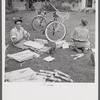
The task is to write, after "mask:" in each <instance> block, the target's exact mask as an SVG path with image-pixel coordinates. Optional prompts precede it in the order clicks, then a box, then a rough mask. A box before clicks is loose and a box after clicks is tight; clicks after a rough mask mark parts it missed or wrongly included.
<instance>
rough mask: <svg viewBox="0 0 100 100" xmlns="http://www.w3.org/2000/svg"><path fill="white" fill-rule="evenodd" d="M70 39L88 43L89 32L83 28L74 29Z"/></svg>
mask: <svg viewBox="0 0 100 100" xmlns="http://www.w3.org/2000/svg"><path fill="white" fill-rule="evenodd" d="M71 38H72V39H74V40H79V41H88V39H89V31H88V30H87V29H86V28H85V27H81V26H79V27H76V28H75V30H74V32H73V33H72V36H71Z"/></svg>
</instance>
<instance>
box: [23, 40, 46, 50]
mask: <svg viewBox="0 0 100 100" xmlns="http://www.w3.org/2000/svg"><path fill="white" fill-rule="evenodd" d="M24 45H25V46H27V47H30V48H31V49H36V50H38V49H41V48H43V47H44V45H43V44H40V43H39V42H36V41H34V42H33V41H27V42H25V43H24Z"/></svg>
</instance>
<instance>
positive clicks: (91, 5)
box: [79, 0, 95, 10]
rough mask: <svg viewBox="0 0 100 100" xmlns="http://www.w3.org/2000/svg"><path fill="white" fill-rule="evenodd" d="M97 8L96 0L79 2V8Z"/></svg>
mask: <svg viewBox="0 0 100 100" xmlns="http://www.w3.org/2000/svg"><path fill="white" fill-rule="evenodd" d="M85 8H87V9H95V0H81V2H80V3H79V9H80V10H83V9H85Z"/></svg>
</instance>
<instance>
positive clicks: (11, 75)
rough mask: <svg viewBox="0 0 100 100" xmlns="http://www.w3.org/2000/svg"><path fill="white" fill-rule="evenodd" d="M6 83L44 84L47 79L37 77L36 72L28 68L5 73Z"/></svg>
mask: <svg viewBox="0 0 100 100" xmlns="http://www.w3.org/2000/svg"><path fill="white" fill-rule="evenodd" d="M5 81H6V82H25V81H33V82H44V81H45V79H44V77H43V76H40V75H36V72H34V71H33V70H32V69H31V68H29V67H28V68H24V69H19V70H15V71H11V72H7V73H5Z"/></svg>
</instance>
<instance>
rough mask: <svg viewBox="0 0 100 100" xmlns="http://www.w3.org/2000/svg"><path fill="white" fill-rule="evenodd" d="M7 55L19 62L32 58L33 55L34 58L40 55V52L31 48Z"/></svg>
mask: <svg viewBox="0 0 100 100" xmlns="http://www.w3.org/2000/svg"><path fill="white" fill-rule="evenodd" d="M7 56H8V57H9V58H11V59H14V60H16V61H18V62H23V61H26V60H29V59H32V58H33V57H34V58H38V57H40V55H39V54H37V53H35V52H32V51H30V50H24V51H21V52H18V53H14V54H8V55H7Z"/></svg>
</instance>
